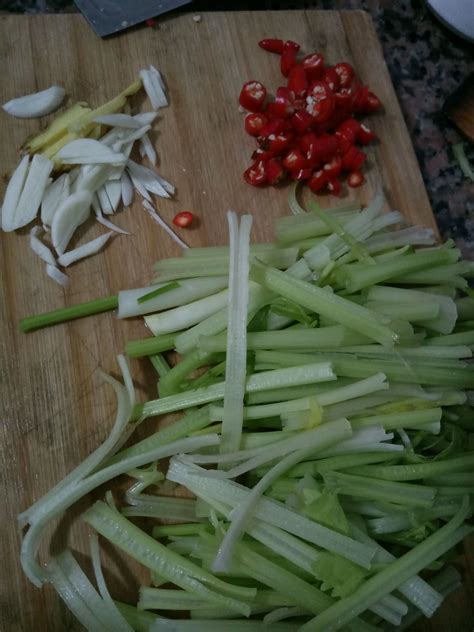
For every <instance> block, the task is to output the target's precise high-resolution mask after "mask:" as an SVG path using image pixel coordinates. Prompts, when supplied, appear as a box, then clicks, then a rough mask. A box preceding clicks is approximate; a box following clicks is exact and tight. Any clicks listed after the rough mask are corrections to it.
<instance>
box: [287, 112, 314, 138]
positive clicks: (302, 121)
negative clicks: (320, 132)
mask: <svg viewBox="0 0 474 632" xmlns="http://www.w3.org/2000/svg"><path fill="white" fill-rule="evenodd" d="M312 123H313V117H312V116H311V114H309V112H306V110H298V111H297V112H295V113H294V114H293V116H292V117H291V124H292V125H293V129H294V130H295V131H296V133H297V134H304V133H305V132H306V131H307V130H308V129H309V128H310V126H311V124H312Z"/></svg>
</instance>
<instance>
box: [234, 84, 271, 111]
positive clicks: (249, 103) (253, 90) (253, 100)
mask: <svg viewBox="0 0 474 632" xmlns="http://www.w3.org/2000/svg"><path fill="white" fill-rule="evenodd" d="M266 96H267V90H266V88H265V87H264V86H263V85H262V84H261V83H260V81H247V83H244V85H243V87H242V90H241V92H240V96H239V103H240V105H241V106H242V107H243V108H245V109H246V110H248V111H249V112H260V111H261V110H262V109H263V105H264V103H265V97H266Z"/></svg>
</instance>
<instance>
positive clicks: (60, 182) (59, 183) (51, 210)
mask: <svg viewBox="0 0 474 632" xmlns="http://www.w3.org/2000/svg"><path fill="white" fill-rule="evenodd" d="M70 192H71V179H70V177H69V174H68V173H63V174H62V175H61V176H59V178H58V179H57V180H54V182H52V184H50V185H49V186H48V188H47V189H46V191H45V192H44V195H43V199H42V201H41V221H42V222H43V224H44V225H45V226H51V222H52V221H53V217H54V214H55V212H56V211H57V209H58V207H59V205H60V204H61V203H62V202H64V200H65V199H66V198H67V197H69V195H70Z"/></svg>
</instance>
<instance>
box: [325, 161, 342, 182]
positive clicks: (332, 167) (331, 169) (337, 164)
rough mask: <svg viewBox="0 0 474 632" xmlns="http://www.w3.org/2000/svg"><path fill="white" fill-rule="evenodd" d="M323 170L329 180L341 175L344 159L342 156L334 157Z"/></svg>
mask: <svg viewBox="0 0 474 632" xmlns="http://www.w3.org/2000/svg"><path fill="white" fill-rule="evenodd" d="M323 169H324V171H325V172H326V175H327V176H328V178H335V177H337V176H338V175H339V174H340V173H341V169H342V158H341V157H340V156H334V157H333V158H332V160H331V161H330V162H327V163H326V164H325V165H324V167H323Z"/></svg>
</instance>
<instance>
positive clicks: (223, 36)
mask: <svg viewBox="0 0 474 632" xmlns="http://www.w3.org/2000/svg"><path fill="white" fill-rule="evenodd" d="M271 36H274V37H282V38H285V39H286V38H288V39H293V40H297V41H298V42H301V44H302V47H303V49H304V50H306V51H308V52H310V51H313V50H320V51H324V53H325V55H326V57H327V59H328V61H329V62H337V61H340V60H348V61H350V62H352V63H353V64H354V66H355V68H356V69H357V72H358V74H359V76H360V78H361V79H362V81H363V82H364V83H369V84H370V86H371V88H372V89H373V90H374V91H375V92H376V93H377V94H378V95H379V97H380V98H381V100H382V102H383V103H384V106H385V111H384V112H383V113H380V114H377V115H375V116H372V117H370V125H371V127H372V128H373V129H374V130H375V132H376V133H377V135H378V136H379V137H380V139H381V140H380V142H379V143H378V144H377V145H375V146H374V147H371V148H369V149H368V154H369V165H368V169H367V172H368V184H367V185H365V186H364V187H363V189H360V190H358V191H356V192H354V191H352V192H351V196H352V197H355V198H357V199H360V200H361V201H362V202H364V203H365V202H367V200H368V199H369V198H370V196H371V194H372V192H373V189H374V186H375V185H376V183H382V184H383V186H384V188H385V191H386V194H387V198H388V200H389V203H390V206H391V207H392V208H397V209H399V210H400V211H402V212H403V213H404V214H405V215H406V217H407V218H408V220H409V221H411V222H415V223H419V224H423V225H426V226H432V227H435V222H434V218H433V215H432V211H431V208H430V205H429V202H428V198H427V194H426V191H425V188H424V185H423V181H422V178H421V175H420V171H419V168H418V164H417V161H416V158H415V154H414V151H413V147H412V145H411V142H410V138H409V136H408V133H407V130H406V127H405V123H404V121H403V117H402V114H401V112H400V108H399V105H398V103H397V100H396V97H395V93H394V90H393V87H392V84H391V82H390V78H389V75H388V72H387V68H386V65H385V62H384V60H383V56H382V51H381V48H380V44H379V42H378V40H377V37H376V35H375V31H374V28H373V25H372V22H371V19H370V17H369V16H368V15H367V14H366V13H363V12H357V11H348V12H337V11H307V12H304V11H293V12H254V13H244V12H243V13H232V12H229V13H206V14H203V15H202V21H201V22H200V23H196V22H194V21H193V19H192V15H191V14H189V15H181V16H179V17H175V16H173V17H170V18H167V19H165V20H163V21H162V22H160V28H159V29H158V30H156V31H155V30H153V29H145V28H140V29H137V30H135V31H132V32H129V33H127V34H124V35H121V36H119V37H117V38H114V39H110V40H105V41H102V40H100V39H98V38H97V37H96V36H95V35H94V33H93V32H92V31H91V29H90V28H89V27H88V26H87V24H86V23H85V21H84V20H83V19H82V18H81V17H79V16H74V15H61V16H52V15H51V16H2V17H1V18H0V66H1V68H2V80H1V82H0V102H2V103H3V102H5V101H6V100H8V99H10V98H12V97H15V96H18V95H21V94H25V93H30V92H33V91H35V90H38V89H43V88H45V87H47V86H49V85H51V84H52V83H58V84H60V85H64V87H65V88H66V90H67V93H68V95H69V96H70V97H71V99H73V100H75V101H81V100H85V101H88V102H89V103H90V104H92V105H98V104H100V103H102V102H104V101H105V100H107V99H109V98H111V97H112V96H114V95H115V94H116V93H118V92H119V91H121V90H122V89H123V88H124V87H125V86H126V85H128V84H129V83H130V82H131V81H133V80H134V79H135V77H136V76H137V73H138V71H139V69H140V68H142V67H144V66H146V65H148V64H149V63H153V64H155V65H156V66H157V67H158V68H159V69H160V70H161V71H162V72H163V74H164V77H165V78H166V82H167V84H168V88H169V94H170V97H171V106H170V107H169V108H167V109H166V110H163V114H162V116H161V115H160V120H159V121H158V123H157V124H156V125H155V130H156V131H154V132H153V140H154V141H156V146H157V150H158V153H159V158H160V164H159V171H160V173H161V174H162V175H163V176H164V177H166V178H168V179H169V180H170V181H172V182H173V183H174V184H175V185H176V186H177V195H176V197H175V199H174V200H173V201H163V200H158V201H157V206H158V209H159V211H160V212H161V213H162V215H163V217H164V218H165V219H166V220H168V221H170V220H171V218H172V217H173V215H174V214H175V213H176V212H178V211H180V210H184V209H189V210H192V211H193V212H194V213H196V214H197V215H198V216H199V217H200V224H199V226H198V227H197V228H196V229H194V230H191V231H187V232H183V237H184V238H185V239H186V240H187V241H188V243H189V244H190V245H192V246H201V245H210V244H223V243H225V242H226V239H227V237H226V233H227V229H226V221H225V212H226V210H227V209H228V208H229V207H230V208H233V209H235V210H237V211H239V212H248V213H252V214H253V215H254V218H255V223H254V231H253V237H254V239H255V240H259V241H262V240H266V239H270V238H271V236H272V220H273V218H275V217H278V216H281V215H284V214H287V213H288V205H287V195H288V192H287V189H286V188H284V187H283V188H279V189H274V188H270V189H267V190H257V189H254V188H252V187H249V186H247V185H246V184H245V183H244V182H243V180H242V177H241V174H242V172H243V170H244V169H245V168H246V166H247V165H248V164H249V156H250V153H251V151H252V149H253V144H254V142H253V139H251V138H249V137H246V136H245V135H244V132H243V115H242V114H241V113H240V112H239V111H238V107H237V106H238V104H237V97H238V94H239V91H240V87H241V85H242V83H244V82H245V81H247V80H248V79H250V78H255V79H260V80H261V81H263V83H264V84H266V85H267V86H268V87H269V88H273V89H275V88H276V86H277V85H279V84H280V83H281V77H280V73H279V68H278V58H277V57H275V56H273V55H270V54H268V53H265V52H263V51H261V50H260V49H259V48H258V47H257V42H258V41H259V40H260V39H262V38H263V37H271ZM139 102H140V100H139ZM142 107H143V109H146V108H148V107H149V105H148V103H146V102H145V101H144V99H143V103H142ZM43 123H44V122H43V121H41V123H39V122H38V121H35V120H32V121H21V120H15V119H12V118H9V117H8V116H7V115H6V114H5V113H3V112H0V132H1V141H2V142H1V147H2V151H1V153H0V167H1V173H2V174H7V173H8V172H10V171H11V169H12V167H13V166H14V165H15V164H16V163H17V162H18V149H19V147H20V146H21V144H22V143H23V142H24V140H25V138H26V137H27V136H28V135H30V134H32V133H35V132H37V131H38V130H39V129H40V127H41V125H42V124H43ZM329 201H331V200H329ZM115 221H116V222H117V223H118V224H120V225H121V226H122V227H124V228H126V229H128V230H130V231H131V232H132V233H133V236H131V237H117V238H115V239H114V240H113V242H112V243H110V245H109V246H108V247H107V248H106V251H105V252H104V253H103V254H101V255H99V256H96V257H93V258H91V259H90V260H85V261H83V262H80V263H79V264H77V265H75V266H73V267H72V268H71V269H70V272H69V275H70V278H71V283H70V286H69V288H68V289H67V290H63V289H61V288H60V287H59V286H57V285H56V284H55V283H54V282H53V281H51V280H49V279H48V278H47V277H46V275H45V271H44V269H43V265H42V263H41V262H40V261H39V260H38V258H37V257H36V256H35V255H33V253H32V251H31V250H30V248H29V245H28V230H27V229H24V230H22V231H20V232H19V233H18V234H1V235H0V239H1V245H0V270H1V283H0V288H1V293H2V294H1V296H2V298H1V303H0V309H1V316H0V318H1V332H2V335H1V367H0V371H1V372H0V386H1V396H2V402H3V416H2V424H1V426H0V432H1V435H0V437H1V439H0V440H1V449H2V464H3V468H2V469H3V471H2V478H1V489H2V515H3V525H2V526H3V528H2V532H1V536H0V559H1V564H2V567H3V568H2V573H1V580H0V581H1V602H0V603H1V613H0V629H1V630H2V631H5V632H6V631H8V632H20V631H26V630H35V631H36V632H46V631H48V632H59V631H63V630H77V629H79V626H78V624H77V623H76V622H75V620H74V618H73V617H72V615H71V614H70V613H69V612H68V611H67V609H66V608H65V607H64V606H63V604H62V603H61V601H60V600H59V598H58V597H57V596H56V595H55V594H54V592H53V591H52V590H51V589H50V588H48V587H46V588H44V589H43V590H37V589H35V588H33V586H32V585H31V584H30V583H29V582H28V581H27V580H26V579H25V578H24V576H23V574H22V572H21V569H20V564H19V556H18V552H19V544H20V534H19V531H18V529H17V528H16V523H15V520H16V515H17V513H18V512H19V511H20V510H24V509H25V508H26V507H28V506H29V505H30V504H31V503H32V502H33V501H34V500H36V499H38V498H39V497H40V496H42V495H43V494H44V493H45V492H46V491H47V490H48V489H50V487H51V486H52V485H53V484H54V483H56V482H57V481H59V480H60V479H61V478H62V477H63V476H64V475H65V474H67V473H68V472H69V471H70V470H71V468H72V467H74V466H75V465H77V464H78V463H79V462H80V461H81V460H82V459H83V458H84V457H85V456H86V455H87V454H89V453H90V452H91V451H92V450H93V449H95V448H96V447H97V446H98V445H99V443H100V442H101V441H102V440H103V439H104V438H105V437H106V436H107V433H108V431H109V429H110V427H111V424H112V421H113V415H114V401H113V396H112V394H111V392H110V390H109V389H108V387H106V386H104V385H103V384H102V383H101V381H100V377H99V368H102V369H104V370H106V371H110V372H112V373H117V363H116V360H115V356H116V354H117V353H120V352H121V351H122V350H123V348H124V344H125V342H126V340H129V339H133V338H140V337H144V336H145V335H146V331H145V328H144V326H143V324H142V322H141V321H140V320H139V319H137V320H136V321H133V320H132V321H127V322H121V321H118V320H116V318H115V316H114V315H113V314H103V315H100V316H96V317H94V318H90V319H85V320H82V321H77V322H73V323H70V324H64V325H59V326H57V327H54V328H51V329H47V330H44V331H39V332H36V333H31V334H28V335H24V334H21V333H19V331H18V319H19V318H20V317H23V316H26V315H29V314H32V313H38V312H42V311H46V310H50V309H54V308H59V307H62V306H64V305H70V304H74V303H78V302H80V301H84V300H89V299H93V298H96V297H101V296H107V295H110V294H115V293H116V292H117V291H118V290H120V289H123V288H128V287H137V286H140V285H141V284H145V283H147V282H148V281H149V280H150V278H151V265H152V263H153V262H154V261H155V260H156V259H159V258H162V257H169V256H176V255H177V254H178V248H177V246H176V245H175V244H174V242H172V241H171V240H170V239H169V238H168V237H167V236H166V235H165V233H164V232H163V231H162V230H161V229H160V228H159V227H158V226H157V225H155V224H154V223H153V222H152V221H151V219H150V218H149V217H148V215H147V214H146V213H145V212H144V211H143V209H142V208H141V204H140V202H139V201H138V200H137V201H136V202H135V204H134V205H133V207H132V208H131V209H130V210H128V211H126V212H122V213H119V214H118V215H117V217H116V218H115ZM103 231H104V229H103V228H102V227H101V226H99V225H97V224H95V223H94V222H93V221H92V220H91V221H90V222H89V223H88V224H86V225H85V226H84V227H83V228H82V229H81V230H80V231H79V232H80V235H78V236H77V238H75V241H76V243H77V242H78V241H80V240H81V239H82V240H84V239H85V238H88V239H89V238H92V237H95V236H97V235H99V234H101V233H102V232H103ZM132 368H133V374H134V376H135V379H136V386H137V389H138V390H139V392H140V394H141V397H142V398H145V397H153V396H154V395H155V393H156V377H155V375H154V373H153V371H151V370H150V369H149V367H148V364H147V362H146V361H143V362H138V361H136V362H133V367H132ZM152 424H153V422H152V421H149V422H146V424H145V425H146V427H143V428H140V429H139V431H138V432H139V433H140V434H141V435H143V433H148V432H149V431H150V427H151V425H152ZM145 425H144V426H145ZM105 491H106V489H101V490H99V493H98V494H97V495H96V496H101V495H103V493H104V492H105ZM89 501H90V499H85V500H84V501H82V502H81V503H79V506H77V507H75V508H74V510H73V511H72V514H71V515H72V517H71V516H68V517H67V518H65V519H64V520H63V521H62V526H63V527H69V526H70V525H72V529H71V530H70V532H69V533H68V536H67V537H68V541H69V543H70V544H71V546H72V548H73V549H74V550H75V551H77V552H78V554H79V560H80V561H81V562H84V564H85V568H87V569H89V566H88V565H87V562H86V561H85V560H86V558H85V557H84V556H83V555H82V554H83V553H84V552H87V528H86V527H85V526H84V525H81V524H80V522H79V521H78V520H75V518H77V516H79V515H80V513H81V512H82V511H83V510H84V509H85V507H86V506H87V505H88V502H89ZM65 533H67V530H66V529H60V530H58V532H56V534H55V535H54V537H53V540H52V545H51V547H52V549H53V550H58V549H59V548H60V547H61V546H62V545H63V544H64V537H65V536H64V534H65ZM105 550H106V558H107V563H106V566H107V579H108V580H109V581H110V587H111V590H112V593H113V594H114V595H115V596H117V597H119V598H122V599H124V600H126V599H130V600H136V597H137V586H138V581H139V578H140V577H141V578H142V579H143V580H144V581H147V574H146V573H143V571H141V570H140V569H139V568H138V567H137V566H136V565H134V564H129V563H128V561H127V563H126V564H125V561H124V557H123V556H121V555H120V554H118V553H117V552H116V551H114V550H113V549H112V548H111V547H108V546H106V547H105ZM472 563H473V557H472V553H471V557H465V562H464V567H465V569H464V571H465V580H466V584H465V588H464V589H462V590H460V591H458V592H457V593H456V595H454V596H453V597H451V598H450V599H449V601H448V603H447V604H446V605H445V606H444V607H443V608H442V610H441V612H440V613H438V614H437V616H436V617H435V618H434V619H433V621H432V622H431V623H422V624H420V625H419V626H418V627H417V628H416V629H417V630H425V631H428V630H431V631H433V632H434V630H438V631H439V630H443V631H445V630H456V631H457V632H461V631H462V630H468V629H471V628H470V625H469V621H472V620H473V619H474V616H473V610H472V608H473V606H472V601H471V600H470V599H469V596H468V595H469V593H468V586H469V585H471V587H472V585H473V581H472V580H473V577H472V575H473V565H472ZM466 626H467V627H466Z"/></svg>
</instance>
